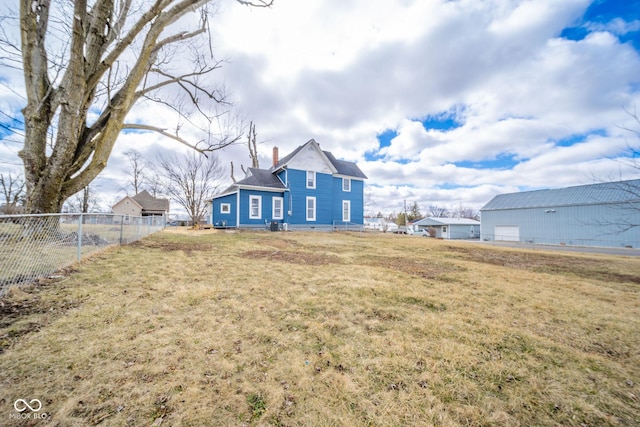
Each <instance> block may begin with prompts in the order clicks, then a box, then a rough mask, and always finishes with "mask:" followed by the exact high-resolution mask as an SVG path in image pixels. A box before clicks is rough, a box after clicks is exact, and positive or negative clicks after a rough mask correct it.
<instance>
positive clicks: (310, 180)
mask: <svg viewBox="0 0 640 427" xmlns="http://www.w3.org/2000/svg"><path fill="white" fill-rule="evenodd" d="M307 188H316V173H315V172H314V171H307Z"/></svg>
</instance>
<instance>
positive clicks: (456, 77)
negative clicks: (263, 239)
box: [0, 0, 640, 213]
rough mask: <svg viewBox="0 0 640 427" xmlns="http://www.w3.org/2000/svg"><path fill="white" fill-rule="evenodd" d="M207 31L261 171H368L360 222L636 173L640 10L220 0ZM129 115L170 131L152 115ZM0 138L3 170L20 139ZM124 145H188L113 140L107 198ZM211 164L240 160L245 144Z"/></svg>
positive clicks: (12, 89)
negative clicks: (287, 166) (292, 165)
mask: <svg viewBox="0 0 640 427" xmlns="http://www.w3.org/2000/svg"><path fill="white" fill-rule="evenodd" d="M212 30H213V34H212V40H213V41H214V42H213V43H214V50H215V52H216V55H217V56H218V57H221V58H222V57H224V58H228V63H227V64H225V66H224V67H223V68H222V69H221V70H220V71H219V73H218V74H217V75H216V79H217V82H218V83H220V82H222V83H224V84H225V86H226V87H227V88H228V90H229V91H230V93H231V96H232V98H233V99H234V100H235V102H236V106H237V108H238V112H239V114H240V115H241V116H242V117H243V118H245V120H246V121H247V122H248V121H249V120H252V121H253V122H254V123H255V124H256V127H257V132H258V141H259V142H261V144H260V145H259V152H260V156H261V164H262V165H263V166H268V165H269V162H270V158H271V150H272V147H273V146H274V145H277V146H278V147H279V149H280V153H281V155H282V156H284V155H285V154H287V153H288V152H290V151H292V150H293V149H295V148H296V147H297V146H298V145H301V144H304V143H305V142H306V141H308V140H309V139H310V138H314V139H315V140H316V141H318V142H319V143H320V145H321V146H322V148H323V149H325V150H329V151H331V152H333V153H334V155H336V156H337V157H338V158H343V159H346V160H352V161H356V162H357V163H358V165H359V166H360V168H361V169H362V170H363V171H364V172H365V173H366V174H367V176H368V177H369V179H368V180H367V210H368V213H370V212H377V211H379V210H381V211H383V212H392V211H396V212H397V211H399V210H400V209H401V207H402V206H403V203H404V201H405V200H406V201H407V202H414V201H416V202H418V203H419V204H420V205H421V206H423V207H425V208H426V207H427V206H429V205H438V206H444V207H449V208H451V207H457V206H460V205H462V206H468V207H472V208H476V209H478V208H480V207H481V206H482V205H484V204H485V203H487V202H488V201H489V200H490V199H491V198H492V197H493V196H494V195H496V194H499V193H504V192H513V191H521V190H529V189H538V188H552V187H564V186H570V185H580V184H585V183H590V182H593V180H594V178H595V177H597V178H598V179H620V178H622V179H626V178H635V177H637V175H638V170H634V169H630V168H627V167H625V166H624V163H625V162H624V160H625V159H624V155H625V149H626V147H627V146H633V147H640V140H638V138H637V137H636V136H634V135H633V134H630V133H629V132H627V131H624V130H623V129H622V128H623V127H634V128H638V127H640V124H638V123H636V122H635V121H634V120H633V119H632V118H631V117H630V115H629V114H628V113H627V112H625V109H626V110H628V111H637V109H640V0H631V1H626V0H605V1H589V0H562V1H560V0H530V1H524V0H486V1H477V0H454V1H450V0H351V1H348V2H326V1H322V0H307V1H305V2H300V1H297V0H278V1H276V3H275V5H274V7H273V8H271V9H268V10H257V9H250V8H246V7H242V6H240V5H239V4H237V3H235V2H233V1H227V2H224V3H223V6H222V8H221V11H220V14H219V15H218V16H217V17H216V22H215V25H212ZM0 79H1V80H2V82H1V83H0V95H1V96H0V109H1V111H3V112H11V111H18V110H19V108H21V107H20V98H19V96H17V95H16V92H18V93H19V92H20V90H19V88H20V87H21V85H22V83H21V76H20V75H19V73H18V74H16V73H13V72H11V71H9V70H3V72H2V74H1V75H0ZM3 117H4V116H0V122H6V121H5V120H4V118H3ZM129 119H130V120H131V121H139V122H153V121H154V120H155V121H159V122H162V123H167V122H171V120H173V119H172V116H171V114H170V113H169V112H168V111H164V110H162V109H161V108H159V107H156V108H154V109H150V107H149V106H141V108H138V109H136V110H134V111H132V113H131V114H130V118H129ZM0 137H1V138H3V140H5V142H4V143H0V168H2V167H4V168H5V170H6V168H10V167H15V166H14V165H15V164H19V159H17V157H16V153H17V150H18V149H19V147H18V144H16V143H12V142H7V140H19V139H20V136H19V135H13V136H8V137H7V136H6V135H5V134H2V133H0ZM194 138H198V137H197V136H196V135H194ZM132 147H135V148H136V149H138V150H139V151H141V152H143V153H144V154H145V155H146V156H148V157H149V158H152V157H154V156H155V154H156V153H157V152H160V151H166V150H174V149H176V150H178V149H181V147H180V148H178V147H176V146H175V144H174V143H173V142H171V141H166V140H163V139H162V138H161V137H159V136H158V135H155V134H146V135H145V134H140V133H139V132H137V133H133V134H132V133H129V134H124V135H122V136H121V138H120V140H119V141H118V143H117V145H116V148H115V150H114V155H113V157H112V159H111V160H110V163H109V166H108V168H107V170H106V171H105V172H104V173H103V174H102V175H101V177H100V178H99V179H98V181H97V184H98V185H99V186H100V187H99V188H101V189H102V191H103V193H105V194H104V199H105V201H112V200H114V199H115V198H117V196H118V195H119V194H122V190H121V188H122V187H123V186H124V184H125V181H126V179H125V178H124V177H123V169H124V168H125V167H126V162H125V161H124V156H123V152H124V151H126V150H127V149H129V148H132ZM220 156H221V160H222V163H223V164H225V165H228V164H229V161H231V160H233V161H234V164H235V165H236V167H238V165H239V164H241V163H245V165H246V163H247V159H248V156H247V151H246V148H245V147H243V146H237V147H233V148H231V149H229V150H225V151H224V152H222V153H220ZM119 192H120V193H119ZM425 210H426V209H425Z"/></svg>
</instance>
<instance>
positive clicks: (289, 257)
mask: <svg viewBox="0 0 640 427" xmlns="http://www.w3.org/2000/svg"><path fill="white" fill-rule="evenodd" d="M241 256H242V257H244V258H249V259H268V260H271V261H281V262H287V263H289V264H303V265H327V264H340V263H341V262H342V260H341V259H340V258H338V257H337V256H335V255H328V254H322V253H313V252H303V251H296V252H293V251H280V250H276V251H268V250H267V251H265V250H260V251H247V252H245V253H243V254H242V255H241Z"/></svg>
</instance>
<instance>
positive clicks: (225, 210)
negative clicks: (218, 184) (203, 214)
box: [220, 203, 231, 214]
mask: <svg viewBox="0 0 640 427" xmlns="http://www.w3.org/2000/svg"><path fill="white" fill-rule="evenodd" d="M220 213H221V214H230V213H231V203H220Z"/></svg>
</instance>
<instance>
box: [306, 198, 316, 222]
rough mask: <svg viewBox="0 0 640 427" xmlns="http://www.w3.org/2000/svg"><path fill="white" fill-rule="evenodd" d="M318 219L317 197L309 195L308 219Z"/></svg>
mask: <svg viewBox="0 0 640 427" xmlns="http://www.w3.org/2000/svg"><path fill="white" fill-rule="evenodd" d="M315 220H316V198H315V197H307V221H315Z"/></svg>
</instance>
